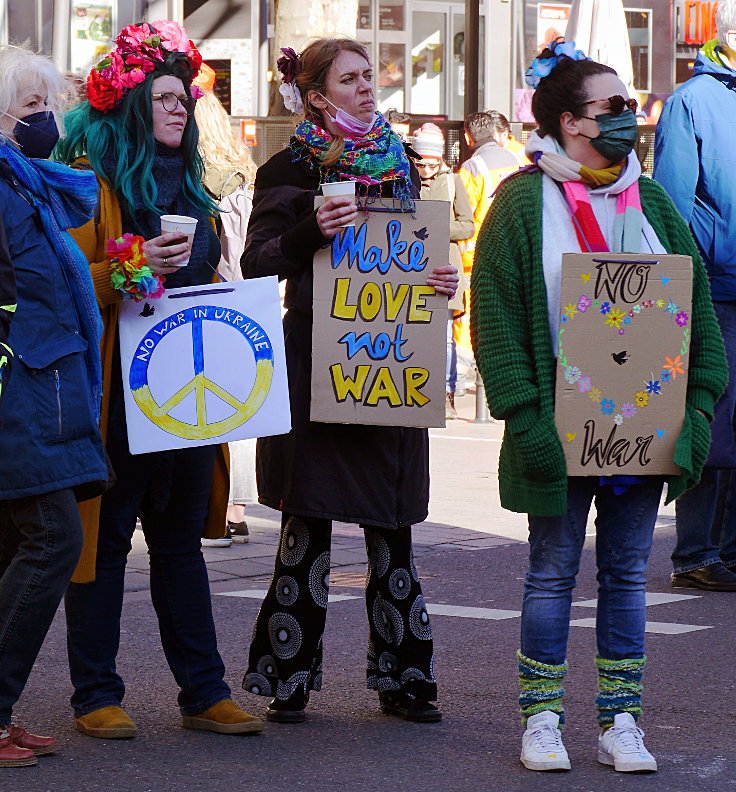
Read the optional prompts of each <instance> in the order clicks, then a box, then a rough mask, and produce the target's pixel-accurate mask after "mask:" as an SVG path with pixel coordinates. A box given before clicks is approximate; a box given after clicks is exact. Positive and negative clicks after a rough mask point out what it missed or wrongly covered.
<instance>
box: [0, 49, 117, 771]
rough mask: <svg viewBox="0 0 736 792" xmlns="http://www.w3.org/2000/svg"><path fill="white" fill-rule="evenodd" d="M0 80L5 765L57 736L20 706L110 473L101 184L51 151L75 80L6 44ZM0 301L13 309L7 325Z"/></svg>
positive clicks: (0, 602)
mask: <svg viewBox="0 0 736 792" xmlns="http://www.w3.org/2000/svg"><path fill="white" fill-rule="evenodd" d="M0 84H1V85H2V90H0V206H1V207H2V225H3V227H4V233H3V234H2V235H1V236H2V241H3V250H2V253H1V254H0V256H1V258H0V260H1V261H2V267H3V274H2V276H1V277H2V280H3V283H2V286H0V293H2V297H0V385H4V383H3V382H2V379H4V378H1V375H2V370H3V368H4V367H5V366H6V365H7V360H8V359H9V358H10V357H11V355H12V354H13V353H14V355H15V361H14V368H13V377H12V379H10V380H9V381H8V382H7V385H6V386H4V387H3V392H2V400H0V767H20V766H24V765H34V764H36V756H40V755H42V754H49V753H53V752H54V751H56V749H57V748H58V745H57V742H56V740H55V739H54V738H53V737H40V736H37V735H32V734H29V733H28V732H26V731H25V730H24V729H23V728H22V727H20V726H18V725H16V724H14V723H13V719H12V718H13V716H12V713H13V708H14V706H15V704H16V702H17V701H18V698H19V697H20V695H21V693H22V692H23V688H24V687H25V684H26V682H27V680H28V676H29V674H30V673H31V669H32V668H33V665H34V663H35V662H36V658H37V656H38V652H39V650H40V649H41V645H42V644H43V640H44V638H45V636H46V633H47V631H48V629H49V627H50V625H51V622H52V620H53V618H54V614H55V613H56V610H57V608H58V607H59V603H60V602H61V598H62V596H63V595H64V590H65V589H66V587H67V584H68V583H69V579H70V578H71V576H72V573H73V572H74V568H75V566H76V564H77V561H78V559H79V553H80V550H81V548H82V525H81V522H80V519H79V511H78V509H77V501H78V500H84V499H85V498H90V497H92V496H93V495H94V494H98V493H100V492H101V491H102V488H103V486H104V484H105V482H106V480H107V475H108V474H107V464H106V460H105V451H104V448H103V445H102V439H101V437H100V432H99V429H98V425H97V421H98V418H99V410H100V394H101V385H102V382H101V379H102V375H101V369H100V355H99V342H100V332H101V330H102V323H101V321H100V313H99V311H98V309H97V304H96V302H95V292H94V287H93V285H92V280H91V278H90V275H89V267H88V266H87V262H86V260H85V258H84V255H83V254H82V251H81V250H80V249H79V247H78V246H77V245H76V243H75V242H74V240H73V239H72V238H71V237H70V236H69V233H68V229H70V228H76V227H77V226H79V225H81V224H82V223H86V222H87V221H88V220H90V219H91V217H92V215H93V212H94V207H95V204H96V203H97V183H96V181H95V178H94V176H93V175H92V174H89V173H79V172H77V171H73V170H71V168H67V167H66V166H65V165H60V164H59V163H56V162H48V161H47V159H46V158H47V157H48V156H49V155H50V154H51V150H52V149H53V148H54V144H55V143H56V141H57V140H58V138H59V132H58V129H57V126H56V120H55V117H54V111H56V112H58V111H59V110H61V109H63V107H64V104H65V98H66V96H67V95H68V93H67V92H68V88H69V86H68V84H67V83H66V80H65V79H64V78H63V77H62V75H61V74H59V72H58V71H57V69H56V67H55V66H54V65H53V63H51V61H50V60H48V59H46V58H44V57H42V56H40V55H37V54H35V53H34V52H31V51H30V50H28V49H25V48H22V47H2V48H0ZM11 265H12V266H11ZM6 273H7V274H6ZM16 301H17V305H16ZM3 312H6V313H5V316H7V317H10V316H12V317H13V321H12V323H11V324H10V325H9V328H10V329H9V334H8V335H7V336H6V335H5V331H6V329H7V324H6V321H5V317H4V316H2V314H3ZM6 341H7V343H5V342H6ZM11 349H12V353H11V352H10V350H11Z"/></svg>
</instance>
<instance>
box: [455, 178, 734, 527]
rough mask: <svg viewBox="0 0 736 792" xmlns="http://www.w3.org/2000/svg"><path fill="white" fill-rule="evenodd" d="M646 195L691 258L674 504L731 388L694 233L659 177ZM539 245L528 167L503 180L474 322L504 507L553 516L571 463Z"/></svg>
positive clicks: (653, 215)
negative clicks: (497, 440)
mask: <svg viewBox="0 0 736 792" xmlns="http://www.w3.org/2000/svg"><path fill="white" fill-rule="evenodd" d="M639 191H640V194H641V203H642V208H643V210H644V214H645V215H646V217H647V219H648V220H649V222H650V223H651V225H652V228H653V229H654V231H655V233H656V234H657V237H658V239H659V241H660V242H661V243H662V245H663V247H664V248H665V250H667V252H668V253H679V254H683V255H687V256H691V257H692V260H693V302H692V325H691V327H692V338H691V345H690V364H689V365H690V368H689V372H688V387H687V399H686V417H685V422H684V425H683V429H682V433H681V434H680V437H679V439H678V441H677V444H676V448H675V463H676V464H677V465H678V466H679V467H680V468H681V470H682V472H681V474H680V475H677V476H671V477H669V478H668V479H667V484H668V492H667V496H668V497H667V502H669V501H671V500H674V498H676V497H677V496H678V495H680V494H682V493H683V492H684V491H685V490H686V489H687V488H688V487H692V486H693V485H694V484H696V483H697V481H698V479H699V478H700V473H701V470H702V467H703V464H704V462H705V460H706V457H707V455H708V448H709V446H710V423H709V421H710V420H711V419H712V417H713V404H714V403H715V401H716V399H717V398H718V396H719V395H720V394H721V392H722V391H723V389H724V387H725V386H726V382H727V379H728V369H727V365H726V358H725V354H724V349H723V340H722V338H721V333H720V330H719V328H718V323H717V321H716V317H715V312H714V310H713V305H712V303H711V300H710V291H709V288H708V279H707V276H706V274H705V270H704V268H703V265H702V263H701V261H700V255H699V253H698V250H697V247H696V246H695V242H694V241H693V238H692V236H691V234H690V231H689V229H688V227H687V226H686V225H685V223H684V221H683V220H682V219H681V218H680V216H679V215H678V214H677V210H676V209H675V207H674V205H673V204H672V202H671V201H670V199H669V197H668V196H667V194H666V193H665V192H664V190H663V189H662V188H661V187H660V186H659V185H658V184H657V183H656V182H654V181H652V180H651V179H647V178H644V177H642V178H640V179H639ZM542 244H543V242H542V173H541V172H540V171H537V172H528V171H526V172H524V171H522V172H520V173H518V174H517V175H515V176H512V177H511V178H509V179H508V180H507V181H506V182H505V183H504V184H502V185H501V187H500V188H499V190H498V192H497V194H496V197H495V198H494V201H493V204H492V206H491V209H490V211H489V213H488V215H487V216H486V219H485V222H484V223H483V227H482V228H481V232H480V236H479V237H478V242H477V245H476V250H475V260H474V263H473V274H472V278H471V303H470V304H471V309H470V327H471V336H472V341H473V349H474V351H475V360H476V363H477V365H478V369H479V371H480V374H481V377H482V378H483V383H484V385H485V388H486V395H487V398H488V406H489V408H490V411H491V415H493V416H494V417H495V418H499V419H501V420H503V421H505V430H504V437H503V444H502V446H501V455H500V460H499V468H498V485H499V490H500V495H501V504H502V505H503V506H504V507H505V508H506V509H509V510H510V511H515V512H525V513H527V514H534V515H539V516H550V517H551V516H556V515H561V514H565V513H566V511H567V469H566V465H565V455H564V452H563V450H562V444H561V443H560V439H559V436H558V433H557V429H556V427H555V422H554V409H555V366H556V360H555V357H554V354H553V348H552V339H551V337H550V330H549V318H548V311H547V290H546V287H545V282H544V273H543V270H542ZM701 413H702V414H701ZM703 414H704V415H705V416H707V418H706V417H704V415H703Z"/></svg>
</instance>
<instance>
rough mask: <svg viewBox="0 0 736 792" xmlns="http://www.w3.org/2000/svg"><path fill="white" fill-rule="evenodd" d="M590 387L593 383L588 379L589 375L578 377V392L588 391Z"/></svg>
mask: <svg viewBox="0 0 736 792" xmlns="http://www.w3.org/2000/svg"><path fill="white" fill-rule="evenodd" d="M592 387H593V383H592V382H591V381H590V377H580V379H579V380H578V392H579V393H588V392H589V391H590V390H591V388H592Z"/></svg>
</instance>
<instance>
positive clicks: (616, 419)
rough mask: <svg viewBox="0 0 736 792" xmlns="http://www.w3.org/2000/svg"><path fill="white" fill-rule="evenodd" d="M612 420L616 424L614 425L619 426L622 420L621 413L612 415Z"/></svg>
mask: <svg viewBox="0 0 736 792" xmlns="http://www.w3.org/2000/svg"><path fill="white" fill-rule="evenodd" d="M613 422H614V423H615V424H616V426H621V424H622V423H623V422H624V417H623V415H621V413H618V414H617V415H614V416H613Z"/></svg>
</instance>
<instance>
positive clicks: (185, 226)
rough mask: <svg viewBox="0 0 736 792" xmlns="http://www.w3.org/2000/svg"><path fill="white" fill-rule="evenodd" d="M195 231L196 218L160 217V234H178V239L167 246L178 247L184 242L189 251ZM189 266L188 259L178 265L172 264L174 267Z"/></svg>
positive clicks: (181, 216)
mask: <svg viewBox="0 0 736 792" xmlns="http://www.w3.org/2000/svg"><path fill="white" fill-rule="evenodd" d="M196 230H197V218H196V217H188V216H187V215H161V233H162V234H165V233H171V232H174V233H177V232H179V235H180V236H179V239H174V240H172V241H171V242H169V243H168V245H180V244H181V243H182V242H186V243H188V245H189V249H190V250H191V248H192V244H193V242H194V232H195V231H196ZM187 264H189V259H187V260H186V261H180V262H179V263H178V264H173V265H171V266H174V267H186V265H187Z"/></svg>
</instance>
